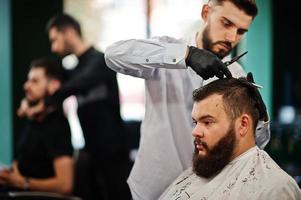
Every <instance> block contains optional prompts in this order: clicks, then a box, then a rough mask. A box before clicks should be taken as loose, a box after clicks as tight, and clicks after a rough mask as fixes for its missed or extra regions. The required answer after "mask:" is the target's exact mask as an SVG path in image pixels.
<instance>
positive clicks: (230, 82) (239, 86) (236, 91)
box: [193, 78, 263, 130]
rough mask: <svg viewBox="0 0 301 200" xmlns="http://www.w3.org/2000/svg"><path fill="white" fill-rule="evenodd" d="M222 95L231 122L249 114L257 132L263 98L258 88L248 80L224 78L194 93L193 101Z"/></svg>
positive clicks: (261, 116)
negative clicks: (244, 114)
mask: <svg viewBox="0 0 301 200" xmlns="http://www.w3.org/2000/svg"><path fill="white" fill-rule="evenodd" d="M213 94H218V95H222V98H223V103H224V108H225V112H226V114H227V115H228V116H229V117H230V119H231V120H234V119H236V118H237V117H239V116H241V115H242V114H243V113H247V114H249V115H250V116H251V118H252V120H253V123H254V124H253V128H254V129H253V130H256V126H257V123H258V120H262V119H261V118H263V115H262V113H263V111H262V105H261V104H262V102H261V96H260V93H259V92H258V90H257V88H256V86H254V85H252V84H251V83H250V82H248V81H247V79H246V78H239V79H236V78H223V79H218V80H216V81H213V82H211V83H209V84H207V85H205V86H203V87H201V88H199V89H196V90H195V91H194V92H193V100H194V101H195V102H200V101H201V100H204V99H206V98H207V97H209V96H211V95H213Z"/></svg>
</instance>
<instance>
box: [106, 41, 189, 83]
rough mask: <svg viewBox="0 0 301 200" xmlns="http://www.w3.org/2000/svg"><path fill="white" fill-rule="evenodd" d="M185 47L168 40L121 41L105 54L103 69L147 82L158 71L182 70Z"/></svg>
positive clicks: (183, 44)
mask: <svg viewBox="0 0 301 200" xmlns="http://www.w3.org/2000/svg"><path fill="white" fill-rule="evenodd" d="M186 50H187V43H186V42H185V41H184V40H177V39H174V38H171V37H167V36H164V37H156V38H152V39H146V40H136V39H131V40H123V41H119V42H116V43H114V44H112V45H111V46H109V47H108V48H107V49H106V51H105V59H106V63H107V66H108V67H110V68H111V69H113V70H114V71H116V72H120V73H123V74H126V75H132V76H135V77H140V78H145V79H151V78H152V77H153V76H154V75H155V71H156V69H158V68H167V69H185V68H186V64H185V54H186Z"/></svg>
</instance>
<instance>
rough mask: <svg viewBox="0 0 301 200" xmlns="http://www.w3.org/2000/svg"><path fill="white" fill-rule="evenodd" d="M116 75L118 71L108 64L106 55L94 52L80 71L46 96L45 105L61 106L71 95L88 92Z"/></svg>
mask: <svg viewBox="0 0 301 200" xmlns="http://www.w3.org/2000/svg"><path fill="white" fill-rule="evenodd" d="M115 76H116V73H115V72H114V71H112V70H110V69H109V68H108V67H107V66H106V63H105V60H104V55H103V54H102V55H100V54H96V55H95V54H93V55H92V56H90V57H89V59H88V60H87V62H86V63H85V66H84V68H83V69H82V70H81V71H80V72H78V73H74V74H73V75H72V76H71V78H70V79H69V80H68V81H66V82H65V83H64V84H63V85H62V87H61V88H60V89H59V90H57V91H56V92H55V93H54V94H53V95H51V96H48V97H46V99H45V105H46V106H49V105H52V106H61V104H62V102H63V101H64V100H65V99H66V98H67V97H69V96H70V95H74V94H75V95H76V94H79V93H82V92H87V91H89V90H91V89H92V88H94V87H96V86H97V85H99V84H100V83H102V82H105V81H111V80H112V79H114V78H115ZM110 79H111V80H110Z"/></svg>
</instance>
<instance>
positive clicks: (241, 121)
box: [236, 114, 252, 137]
mask: <svg viewBox="0 0 301 200" xmlns="http://www.w3.org/2000/svg"><path fill="white" fill-rule="evenodd" d="M251 126H252V123H251V117H250V116H249V115H247V114H243V115H241V116H240V117H239V118H238V119H237V126H236V127H237V129H238V130H237V131H238V133H239V135H240V136H241V137H245V136H246V135H247V133H248V132H249V131H250V130H251V128H252V127H251Z"/></svg>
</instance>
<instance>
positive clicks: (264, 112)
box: [247, 72, 269, 122]
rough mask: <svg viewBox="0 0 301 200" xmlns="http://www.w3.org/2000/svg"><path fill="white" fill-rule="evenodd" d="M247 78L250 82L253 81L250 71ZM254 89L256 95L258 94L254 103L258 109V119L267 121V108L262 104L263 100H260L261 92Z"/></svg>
mask: <svg viewBox="0 0 301 200" xmlns="http://www.w3.org/2000/svg"><path fill="white" fill-rule="evenodd" d="M247 80H248V81H249V82H250V83H255V82H254V78H253V74H252V73H251V72H249V73H248V74H247ZM255 91H256V95H257V96H258V102H257V103H256V107H257V109H258V110H259V120H262V121H265V122H266V121H268V120H269V117H268V113H267V108H266V106H265V104H264V101H263V100H262V97H261V94H260V93H259V91H258V89H256V90H255Z"/></svg>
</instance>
